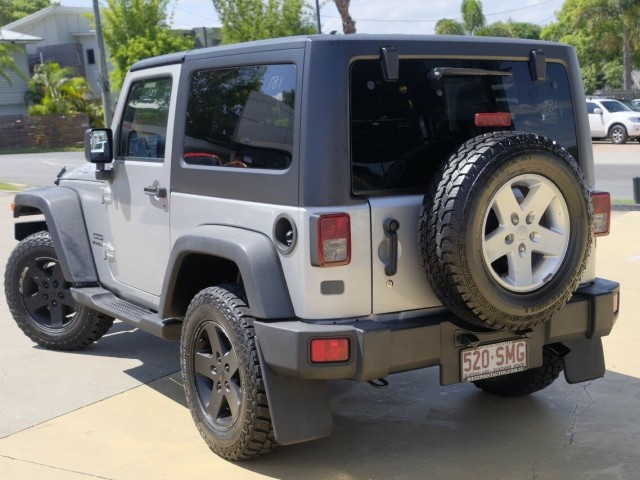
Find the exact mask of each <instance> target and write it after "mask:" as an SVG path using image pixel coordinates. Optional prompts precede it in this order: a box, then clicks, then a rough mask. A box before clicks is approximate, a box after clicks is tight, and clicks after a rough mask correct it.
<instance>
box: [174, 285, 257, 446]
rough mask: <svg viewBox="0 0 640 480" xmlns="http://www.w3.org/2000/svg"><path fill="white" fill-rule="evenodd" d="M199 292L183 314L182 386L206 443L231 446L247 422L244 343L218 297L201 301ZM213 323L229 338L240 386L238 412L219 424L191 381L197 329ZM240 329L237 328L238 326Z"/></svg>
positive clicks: (227, 310)
mask: <svg viewBox="0 0 640 480" xmlns="http://www.w3.org/2000/svg"><path fill="white" fill-rule="evenodd" d="M203 298H204V296H203V295H202V294H201V295H200V296H199V297H196V300H194V304H195V306H193V307H190V308H189V310H188V311H187V316H186V317H185V325H184V329H183V333H182V339H181V359H182V362H181V363H182V376H183V380H184V388H185V393H186V398H187V403H188V404H189V407H190V410H191V413H192V415H193V418H194V421H195V423H196V426H197V427H198V430H199V431H200V433H201V435H202V436H203V437H204V438H205V440H206V441H207V443H208V444H209V445H215V447H216V448H222V449H224V448H233V447H234V445H235V444H236V443H237V442H238V441H239V440H240V438H241V437H242V435H243V428H244V424H245V423H246V421H247V417H248V412H247V406H248V405H249V404H250V403H251V402H250V399H249V398H247V397H248V391H250V390H251V389H250V388H248V385H247V382H248V381H249V375H248V372H247V370H246V369H247V365H246V362H244V361H243V358H245V355H244V345H243V344H242V342H240V341H239V337H238V333H237V332H238V328H239V327H238V326H237V325H236V322H235V321H234V319H233V318H232V317H231V313H230V309H229V308H227V307H226V306H225V305H224V304H223V302H224V300H223V299H221V298H220V297H219V296H217V297H211V296H209V298H210V299H213V300H214V302H215V303H209V302H202V301H201V300H199V299H203ZM208 325H213V326H215V327H217V328H219V329H221V330H222V331H223V332H224V333H225V335H226V336H227V338H228V339H229V341H230V343H231V346H232V348H233V349H234V351H235V353H236V356H237V358H238V365H239V375H240V385H241V403H240V409H239V411H238V415H237V417H236V418H235V419H233V422H232V423H231V424H230V425H229V426H228V427H225V426H222V425H220V424H218V423H216V422H215V421H214V419H212V418H211V416H210V415H209V414H208V412H207V411H206V409H205V406H204V405H203V404H202V402H201V401H200V397H199V395H198V391H197V387H196V384H195V381H196V380H195V378H196V374H195V364H194V358H195V350H196V346H195V343H196V342H197V340H198V338H199V336H200V334H201V332H202V331H203V330H204V329H205V327H206V326H208ZM240 328H241V327H240Z"/></svg>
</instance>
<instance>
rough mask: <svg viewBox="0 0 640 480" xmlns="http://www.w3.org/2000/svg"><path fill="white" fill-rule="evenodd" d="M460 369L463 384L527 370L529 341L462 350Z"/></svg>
mask: <svg viewBox="0 0 640 480" xmlns="http://www.w3.org/2000/svg"><path fill="white" fill-rule="evenodd" d="M460 369H461V371H462V372H461V373H462V375H461V378H462V381H463V382H473V381H476V380H482V379H484V378H491V377H497V376H499V375H506V374H508V373H515V372H521V371H522V370H526V369H527V341H526V340H521V339H520V340H509V341H506V342H500V343H492V344H489V345H480V346H479V347H473V348H467V349H465V350H462V351H461V352H460Z"/></svg>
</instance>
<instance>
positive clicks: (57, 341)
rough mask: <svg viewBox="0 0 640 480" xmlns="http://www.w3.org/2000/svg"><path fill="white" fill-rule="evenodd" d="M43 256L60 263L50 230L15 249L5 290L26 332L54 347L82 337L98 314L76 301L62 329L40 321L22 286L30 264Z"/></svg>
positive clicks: (10, 261) (8, 301)
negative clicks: (87, 326)
mask: <svg viewBox="0 0 640 480" xmlns="http://www.w3.org/2000/svg"><path fill="white" fill-rule="evenodd" d="M42 259H46V260H50V261H52V262H56V263H59V259H58V257H57V255H56V252H55V249H54V247H53V241H52V240H51V237H50V235H49V234H48V233H47V232H42V233H38V234H35V235H32V236H30V237H27V238H26V239H25V240H23V241H22V242H21V243H20V244H18V246H17V247H16V249H15V250H14V251H13V254H12V255H11V257H10V258H9V261H8V264H7V271H6V273H5V292H6V297H7V303H8V305H9V309H10V310H11V312H12V313H13V316H14V319H15V320H16V323H17V324H18V326H19V327H20V328H21V329H22V330H23V331H24V332H25V334H27V336H29V337H30V338H31V339H32V340H34V341H36V342H38V343H39V344H41V345H44V346H48V347H50V348H55V347H56V346H57V345H63V344H67V343H69V342H74V341H75V340H76V339H77V338H79V337H81V336H82V335H83V334H84V330H85V328H86V323H87V321H89V320H91V318H93V316H95V312H94V311H93V310H91V309H89V308H86V307H84V306H82V305H77V304H76V312H75V313H74V315H73V317H72V318H71V319H70V320H69V321H68V322H67V324H66V325H64V326H63V327H62V328H59V329H54V328H49V327H46V326H44V325H41V324H40V323H39V322H37V321H36V320H35V319H34V318H33V317H32V316H31V314H30V313H29V311H28V309H27V307H26V305H25V303H24V299H23V295H22V291H23V290H22V289H23V282H24V278H25V275H26V273H27V270H28V268H29V266H30V264H32V263H34V262H37V261H38V260H42ZM90 317H91V318H90Z"/></svg>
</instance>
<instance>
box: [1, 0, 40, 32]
mask: <svg viewBox="0 0 640 480" xmlns="http://www.w3.org/2000/svg"><path fill="white" fill-rule="evenodd" d="M50 5H51V1H50V0H0V25H1V26H4V25H6V24H8V23H12V22H15V21H16V20H20V19H21V18H23V17H26V16H27V15H31V14H32V13H35V12H37V11H39V10H42V9H43V8H47V7H48V6H50Z"/></svg>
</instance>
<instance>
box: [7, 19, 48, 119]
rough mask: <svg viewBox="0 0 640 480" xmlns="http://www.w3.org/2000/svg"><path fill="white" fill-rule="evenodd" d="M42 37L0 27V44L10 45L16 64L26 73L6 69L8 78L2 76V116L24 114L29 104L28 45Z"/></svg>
mask: <svg viewBox="0 0 640 480" xmlns="http://www.w3.org/2000/svg"><path fill="white" fill-rule="evenodd" d="M41 40H42V38H40V37H34V36H33V35H26V34H24V33H20V32H14V31H12V30H7V29H4V28H3V29H0V44H3V45H7V46H10V48H11V50H12V51H11V53H12V54H13V59H14V60H15V62H16V65H17V66H18V68H20V70H22V72H23V73H24V77H22V76H20V75H18V74H17V73H15V72H14V71H12V70H7V71H5V74H6V75H7V76H8V77H9V79H8V80H7V79H6V78H4V77H3V76H0V117H7V116H15V115H24V114H25V113H26V112H27V106H26V105H25V103H24V95H25V93H26V91H27V79H28V78H29V63H28V61H27V50H26V49H27V46H28V45H29V44H32V43H35V42H39V41H41Z"/></svg>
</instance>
